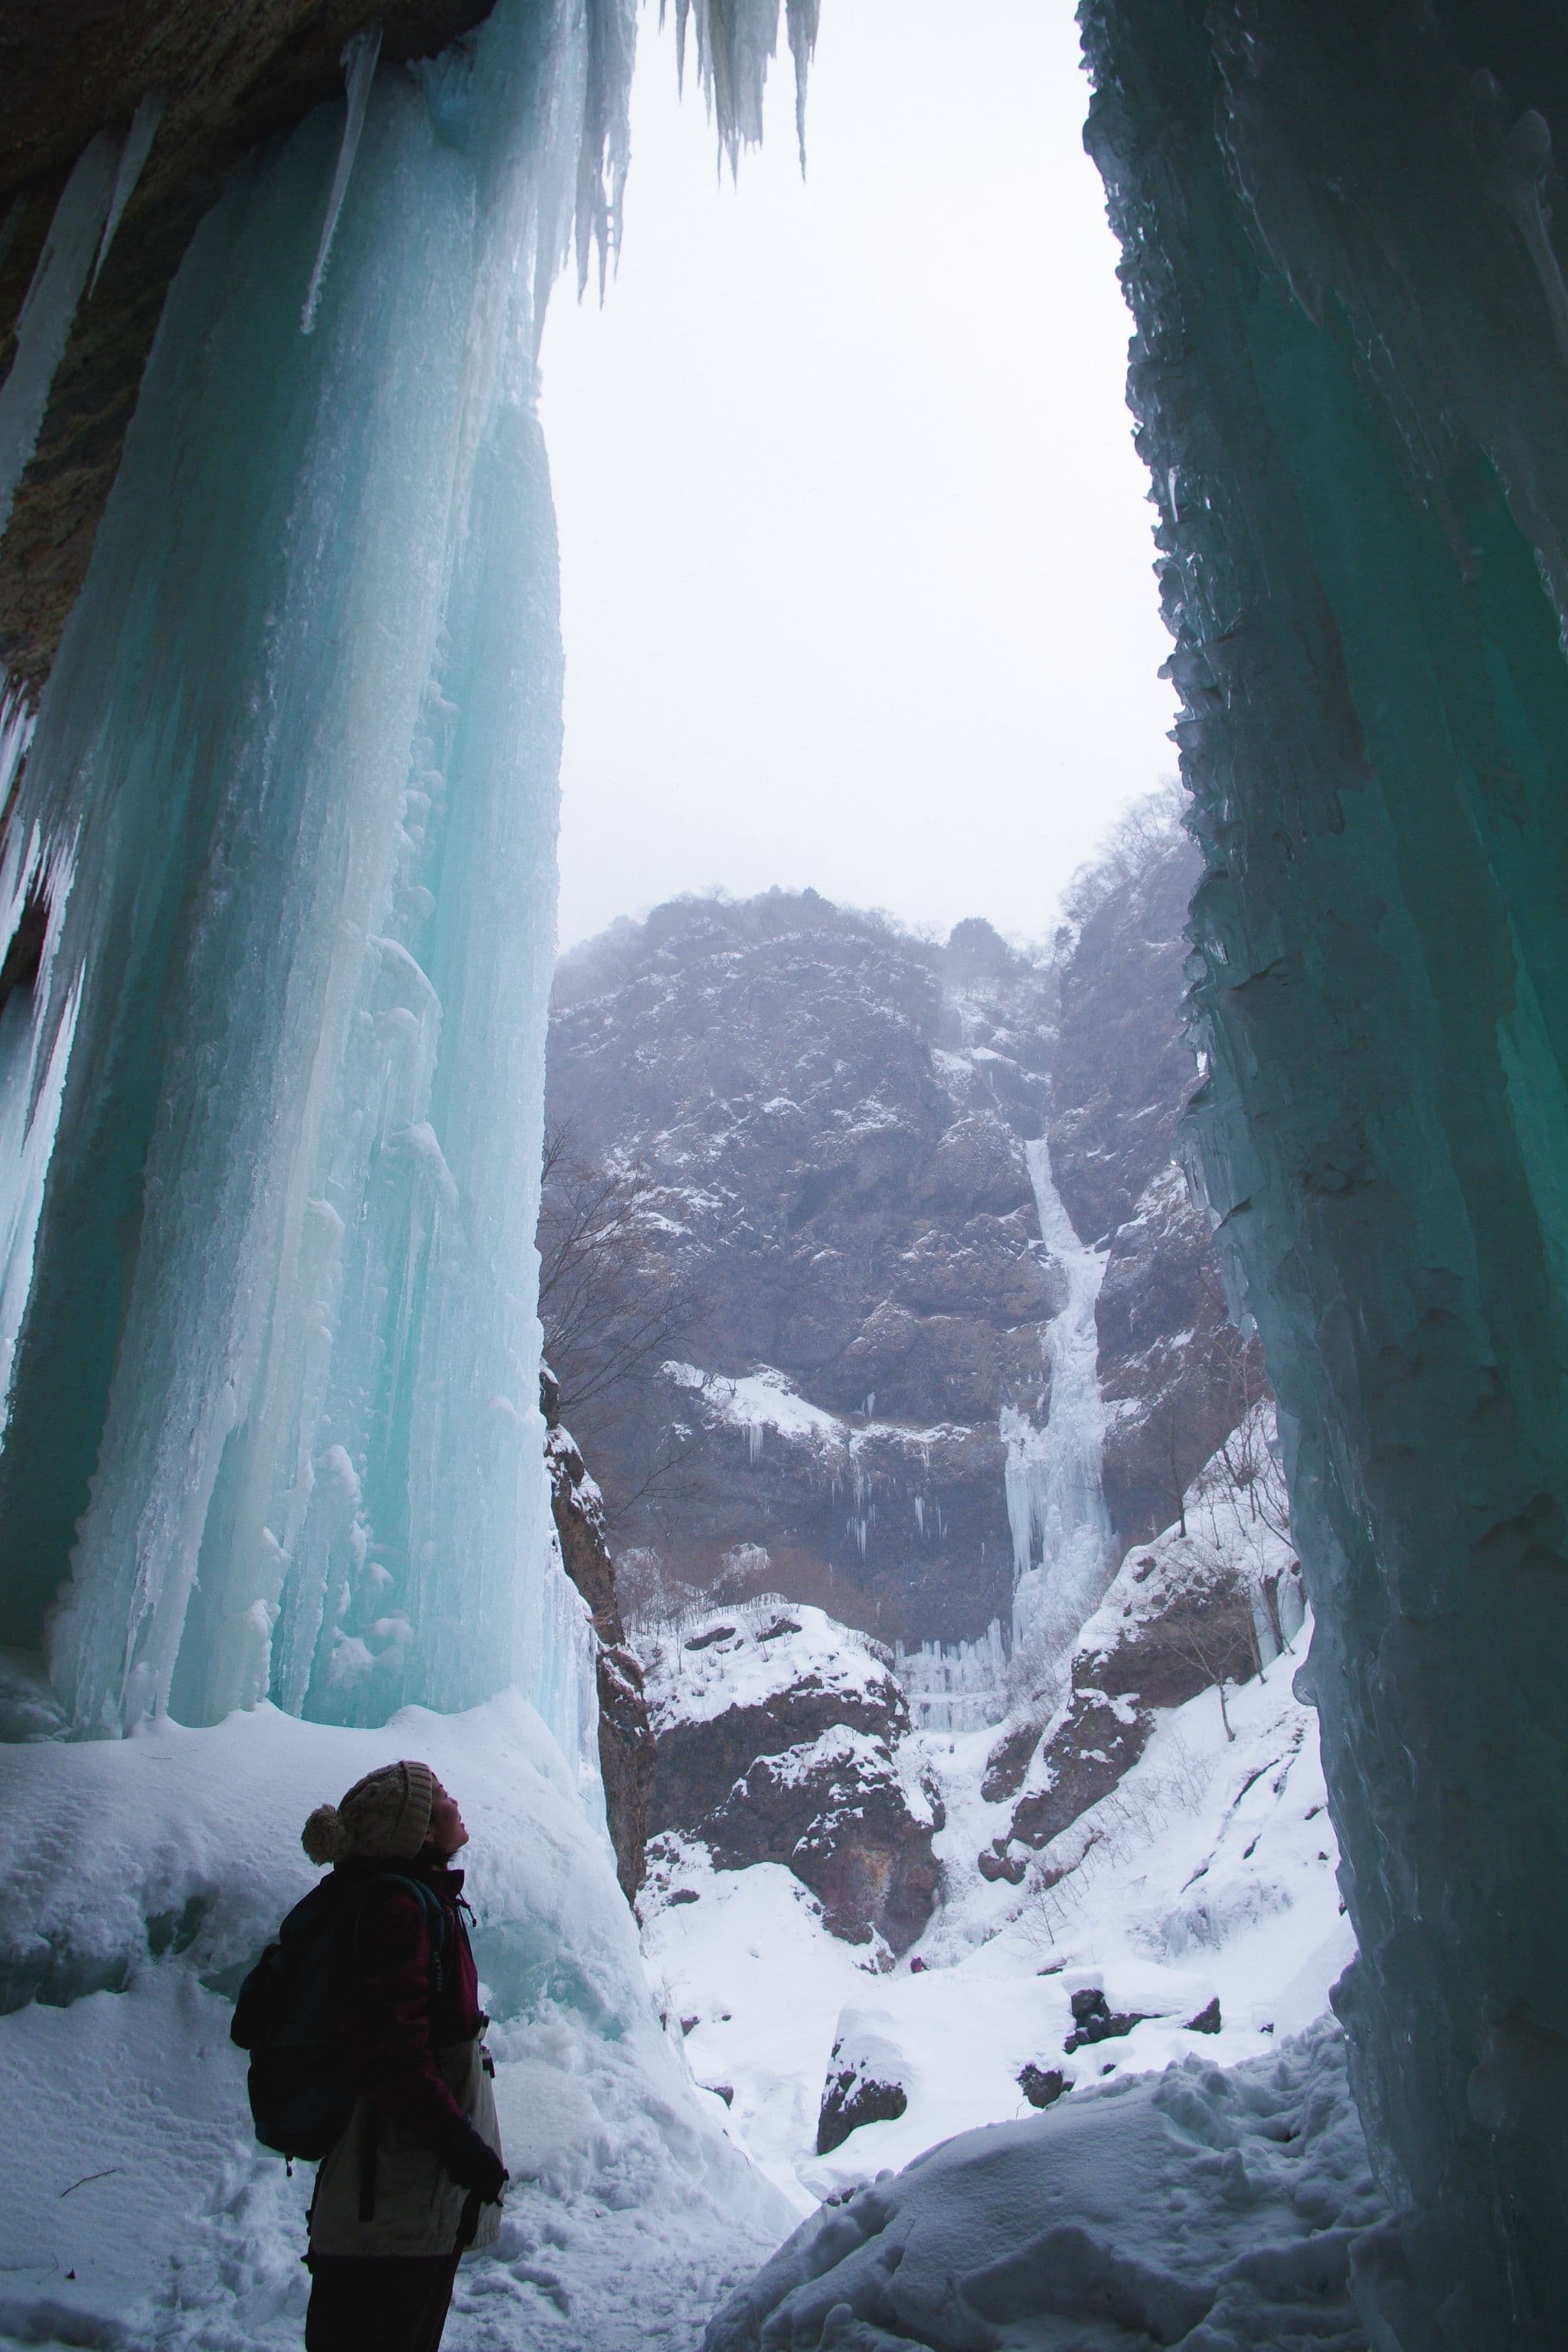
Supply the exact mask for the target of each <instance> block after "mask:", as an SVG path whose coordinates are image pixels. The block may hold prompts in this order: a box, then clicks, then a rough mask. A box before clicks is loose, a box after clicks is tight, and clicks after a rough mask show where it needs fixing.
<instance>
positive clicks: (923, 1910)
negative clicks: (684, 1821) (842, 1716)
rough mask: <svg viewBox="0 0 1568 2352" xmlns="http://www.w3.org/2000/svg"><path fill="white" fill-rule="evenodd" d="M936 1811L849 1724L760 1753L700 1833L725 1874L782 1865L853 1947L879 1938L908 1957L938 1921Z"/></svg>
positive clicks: (884, 1751) (877, 1743) (889, 1756)
mask: <svg viewBox="0 0 1568 2352" xmlns="http://www.w3.org/2000/svg"><path fill="white" fill-rule="evenodd" d="M940 1822H941V1813H940V1808H939V1807H937V1806H936V1805H935V1804H933V1802H932V1801H931V1794H930V1791H929V1790H926V1789H923V1788H921V1787H920V1786H919V1784H918V1783H915V1782H912V1781H911V1780H910V1776H909V1775H908V1773H906V1772H903V1771H900V1767H899V1763H898V1760H897V1759H896V1758H895V1756H894V1753H893V1751H892V1749H891V1748H889V1744H888V1742H887V1741H886V1740H885V1739H879V1738H873V1737H872V1735H871V1734H870V1733H868V1732H865V1731H851V1730H849V1729H847V1727H845V1726H844V1725H842V1724H839V1725H836V1726H835V1727H833V1728H832V1729H831V1730H829V1731H824V1732H821V1733H819V1734H818V1736H817V1738H816V1739H814V1740H811V1741H807V1742H803V1743H801V1744H800V1745H799V1746H797V1747H794V1748H785V1749H784V1752H783V1753H782V1754H781V1755H767V1756H760V1757H758V1759H756V1761H755V1762H754V1763H753V1764H752V1766H751V1768H750V1769H749V1770H748V1771H746V1772H744V1773H742V1776H741V1778H740V1779H739V1780H736V1781H735V1782H734V1784H733V1786H732V1787H731V1790H730V1792H729V1794H728V1796H726V1797H725V1798H724V1799H723V1801H721V1803H720V1804H718V1805H717V1806H715V1807H714V1809H713V1811H711V1812H710V1814H709V1815H708V1817H707V1819H706V1820H705V1821H703V1822H700V1824H699V1825H698V1832H699V1834H700V1836H701V1837H702V1839H703V1840H704V1842H705V1843H706V1844H707V1846H708V1848H709V1851H710V1853H711V1854H712V1857H713V1861H714V1864H715V1866H716V1867H717V1868H718V1869H720V1870H745V1869H748V1868H749V1867H750V1866H751V1864H752V1863H757V1862H780V1863H783V1864H784V1866H785V1868H786V1869H789V1870H793V1871H794V1873H795V1876H796V1877H797V1878H798V1879H799V1880H800V1881H801V1883H802V1885H805V1886H809V1887H810V1889H811V1891H812V1893H813V1894H814V1895H816V1896H817V1898H818V1900H819V1901H820V1902H821V1905H822V1916H823V1920H824V1922H825V1924H826V1926H827V1927H828V1928H830V1929H831V1931H832V1933H833V1934H834V1935H836V1936H838V1937H842V1938H843V1940H844V1941H845V1942H846V1943H849V1944H866V1943H869V1942H870V1941H871V1939H872V1937H873V1936H880V1937H882V1939H883V1941H884V1942H885V1943H886V1944H887V1945H888V1946H889V1949H890V1950H892V1951H895V1952H902V1951H905V1950H907V1949H908V1948H909V1947H910V1945H911V1944H912V1943H914V1942H916V1941H917V1939H918V1938H919V1937H921V1935H923V1934H924V1932H925V1930H926V1928H927V1927H928V1926H929V1925H930V1924H931V1910H932V1906H933V1905H934V1903H935V1899H936V1891H937V1884H938V1877H939V1873H938V1870H937V1866H936V1863H935V1861H934V1859H933V1857H932V1854H931V1832H932V1830H933V1829H935V1828H937V1827H938V1826H940Z"/></svg>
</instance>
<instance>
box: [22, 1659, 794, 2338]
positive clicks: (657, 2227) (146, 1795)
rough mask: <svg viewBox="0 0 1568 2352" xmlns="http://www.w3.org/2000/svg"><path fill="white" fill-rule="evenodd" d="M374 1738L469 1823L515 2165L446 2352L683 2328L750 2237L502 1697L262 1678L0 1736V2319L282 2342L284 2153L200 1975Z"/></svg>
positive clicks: (50, 2333)
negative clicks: (456, 1707)
mask: <svg viewBox="0 0 1568 2352" xmlns="http://www.w3.org/2000/svg"><path fill="white" fill-rule="evenodd" d="M401 1754H417V1755H423V1756H425V1757H426V1758H427V1759H429V1761H430V1762H431V1763H432V1764H433V1765H434V1766H435V1768H436V1769H437V1772H438V1773H439V1774H440V1775H441V1777H442V1778H443V1779H445V1780H447V1781H448V1782H449V1783H450V1785H451V1786H452V1787H453V1788H454V1789H455V1790H457V1791H458V1793H459V1795H460V1797H461V1800H462V1802H463V1805H464V1809H465V1811H466V1813H467V1817H468V1822H469V1825H470V1828H471V1830H472V1843H471V1845H470V1847H469V1848H468V1850H467V1852H466V1853H465V1855H464V1862H465V1864H466V1865H467V1867H468V1893H469V1895H471V1897H472V1900H473V1902H474V1906H475V1908H476V1911H477V1913H478V1916H479V1927H478V1929H477V1931H476V1935H475V1949H476V1954H477V1956H478V1958H479V1969H480V1975H481V1979H482V1983H483V1999H484V2000H485V2004H486V2006H487V2008H488V2009H489V2011H490V2013H491V2015H492V2017H493V2018H494V2019H495V2020H496V2023H495V2024H494V2026H493V2027H492V2029H491V2033H490V2043H491V2048H492V2050H493V2051H494V2053H495V2055H496V2058H497V2061H498V2076H497V2086H496V2087H497V2095H498V2102H499V2105H500V2115H501V2123H502V2129H503V2134H504V2137H505V2142H506V2148H507V2156H508V2160H509V2163H510V2168H511V2171H512V2175H513V2181H514V2186H513V2188H512V2189H511V2190H510V2192H509V2199H508V2205H507V2211H506V2216H505V2220H504V2223H503V2229H502V2235H501V2241H500V2246H499V2248H498V2249H497V2251H496V2252H495V2254H494V2255H493V2256H491V2257H479V2258H471V2259H470V2260H469V2262H468V2263H467V2264H465V2266H464V2271H463V2273H462V2278H461V2281H460V2284H459V2290H458V2315H457V2317H456V2318H455V2320H454V2322H453V2325H452V2328H451V2331H450V2333H449V2336H448V2339H447V2340H448V2343H449V2344H451V2345H452V2346H453V2347H455V2352H465V2347H479V2346H488V2345H491V2344H494V2345H498V2346H499V2345H501V2344H506V2345H509V2346H510V2345H515V2344H517V2343H518V2342H520V2341H523V2342H526V2343H528V2344H530V2345H531V2346H539V2347H560V2352H622V2347H624V2352H632V2347H634V2346H635V2347H641V2346H643V2345H647V2344H651V2345H658V2346H664V2347H668V2352H687V2347H689V2345H690V2344H691V2343H692V2341H693V2339H694V2336H695V2334H696V2332H697V2330H698V2329H699V2327H700V2324H701V2321H702V2319H703V2318H704V2316H705V2315H706V2314H707V2313H708V2312H709V2311H710V2309H711V2308H712V2305H713V2304H714V2302H715V2301H716V2300H717V2299H718V2297H719V2295H720V2294H721V2293H722V2291H723V2288H724V2284H725V2283H726V2281H727V2280H731V2279H733V2278H734V2277H735V2276H737V2275H739V2274H742V2273H744V2272H745V2271H746V2270H747V2269H748V2268H749V2267H750V2266H751V2265H752V2263H755V2262H756V2261H757V2260H758V2259H760V2257H761V2256H762V2255H763V2253H765V2252H766V2251H767V2250H768V2248H769V2247H770V2246H771V2245H772V2244H773V2243H775V2242H776V2241H777V2239H778V2237H779V2236H780V2234H781V2233H782V2231H783V2229H784V2227H785V2226H787V2221H788V2211H787V2209H786V2208H785V2207H784V2205H783V2204H782V2203H781V2201H780V2200H778V2199H777V2198H776V2197H775V2196H774V2195H773V2192H772V2191H770V2190H769V2189H767V2188H766V2186H765V2185H764V2184H763V2183H762V2182H761V2181H760V2180H759V2179H758V2178H757V2176H756V2175H755V2174H753V2173H752V2172H751V2171H750V2170H749V2168H747V2166H746V2165H745V2164H744V2163H743V2162H742V2160H741V2159H740V2158H739V2157H738V2156H737V2154H736V2152H735V2150H734V2149H733V2148H732V2147H730V2146H728V2145H727V2144H726V2142H725V2140H724V2138H723V2137H722V2136H721V2132H720V2131H719V2130H718V2129H717V2128H716V2127H715V2125H714V2122H713V2120H712V2117H711V2116H710V2114H709V2113H706V2112H705V2108H707V2107H708V2106H709V2105H710V2103H707V2102H704V2101H702V2100H701V2099H700V2097H698V2096H696V2095H694V2094H693V2092H692V2088H691V2085H690V2081H689V2073H688V2070H687V2067H686V2063H685V2060H684V2057H683V2055H682V2053H681V2051H680V2048H679V2039H678V2037H677V2038H676V2039H675V2040H671V2039H670V2038H669V2037H668V2036H667V2035H666V2034H665V2033H663V2032H661V2031H660V2028H659V2024H658V2018H657V2016H656V2014H655V2011H654V2009H653V2005H652V2003H651V2002H650V2000H648V1996H647V1983H646V1979H645V1976H644V1972H643V1969H642V1966H641V1963H640V1960H639V1956H638V1952H637V1937H636V1929H635V1926H634V1923H633V1921H632V1918H631V1915H630V1913H629V1911H628V1910H627V1908H626V1904H625V1902H624V1900H623V1898H622V1896H621V1895H620V1893H619V1890H618V1888H617V1887H616V1883H615V1879H614V1875H613V1871H612V1866H611V1862H610V1857H609V1853H608V1850H607V1847H606V1845H605V1842H604V1840H603V1838H602V1836H601V1835H598V1834H595V1832H592V1831H591V1830H590V1829H589V1828H588V1827H587V1825H586V1823H585V1820H584V1812H583V1810H582V1805H581V1800H580V1796H579V1792H578V1788H577V1775H576V1772H575V1770H574V1769H573V1768H572V1767H571V1766H569V1765H568V1764H567V1763H566V1762H565V1761H564V1759H563V1758H562V1756H561V1753H560V1751H559V1749H558V1748H556V1747H555V1745H554V1743H553V1741H552V1739H551V1738H550V1736H549V1734H548V1733H547V1732H546V1731H545V1729H544V1727H543V1726H542V1724H541V1722H540V1720H539V1718H538V1717H537V1716H535V1715H534V1714H533V1713H532V1711H531V1709H530V1708H529V1707H528V1706H526V1705H525V1704H524V1703H523V1702H522V1701H521V1699H520V1698H518V1697H517V1696H516V1695H515V1694H510V1695H507V1696H502V1697H500V1698H498V1699H496V1700H493V1701H491V1702H490V1703H489V1705H487V1706H483V1707H480V1708H478V1709H476V1710H474V1711H472V1712H471V1713H469V1714H468V1715H465V1716H459V1717H440V1716H436V1715H432V1714H427V1713H425V1712H424V1711H422V1710H418V1709H412V1708H411V1709H407V1710H405V1712H404V1713H403V1714H402V1715H400V1716H398V1717H395V1720H394V1721H393V1723H391V1724H390V1725H388V1726H387V1727H386V1728H385V1729H384V1730H382V1731H377V1732H358V1731H347V1730H340V1729H336V1728H331V1727H324V1726H321V1725H317V1724H310V1723H302V1722H299V1721H297V1720H295V1719H293V1718H291V1717H286V1716H283V1715H281V1714H279V1713H278V1712H276V1711H275V1710H273V1709H271V1708H269V1707H265V1706H263V1707H260V1708H258V1709H256V1710H255V1711H253V1712H251V1713H242V1714H237V1715H235V1716H232V1717H229V1718H228V1719H227V1720H226V1722H224V1723H222V1724H219V1725H217V1726H216V1727H213V1728H212V1729H208V1730H201V1731H189V1730H183V1729H181V1728H180V1727H177V1726H175V1725H173V1724H170V1723H168V1722H164V1723H163V1724H161V1725H159V1726H158V1727H155V1728H151V1729H148V1730H147V1731H145V1732H143V1733H142V1734H141V1735H139V1736H138V1737H136V1738H132V1739H131V1740H128V1741H123V1742H121V1741H115V1742H93V1743H86V1744H81V1745H74V1746H62V1745H59V1744H57V1743H53V1742H39V1743H36V1744H33V1745H30V1746H26V1747H11V1748H6V1749H5V1750H4V1752H3V1754H0V1766H3V1769H4V1772H5V1791H4V1801H3V1803H0V1887H3V1888H4V1891H5V1905H4V1913H3V1916H4V1921H5V1929H4V1935H5V1943H4V1949H3V1954H0V1959H3V1965H4V1970H5V1983H6V1986H7V1988H8V1990H7V2000H8V2002H9V2003H10V2004H11V2013H10V2014H7V2015H5V2016H0V2340H4V2341H5V2342H11V2343H29V2344H37V2343H40V2342H48V2341H60V2342H67V2343H75V2344H94V2345H106V2346H107V2345H113V2346H118V2345H121V2344H123V2345H126V2346H141V2345H143V2344H153V2343H157V2344H160V2345H163V2344H168V2345H185V2344H190V2345H197V2344H199V2345H202V2346H213V2347H239V2346H241V2345H243V2346H245V2347H266V2346H271V2345H274V2344H276V2345H279V2346H282V2345H284V2344H289V2345H293V2344H297V2342H298V2338H299V2327H300V2313H301V2311H302V2308H303V2303H304V2296H305V2292H306V2284H307V2283H306V2276H305V2273H304V2272H303V2270H302V2269H301V2268H300V2263H299V2259H298V2257H299V2254H300V2250H301V2248H302V2245H303V2238H304V2228H303V2216H304V2209H305V2204H306V2201H307V2199H308V2196H309V2190H310V2169H309V2168H301V2170H300V2172H299V2173H298V2174H296V2176H295V2177H294V2179H291V2180H290V2179H288V2178H286V2176H285V2172H284V2168H283V2165H282V2163H281V2161H280V2160H279V2159H278V2158H271V2157H268V2156H266V2155H264V2154H262V2153H261V2152H260V2151H258V2149H257V2147H255V2145H254V2142H253V2140H252V2138H251V2135H250V2127H249V2116H248V2112H247V2106H246V2101H245V2091H244V2073H243V2062H242V2060H241V2058H240V2055H239V2053H237V2051H236V2050H234V2049H233V2047H232V2046H231V2044H230V2042H229V2041H228V2020H229V2015H230V2007H229V2000H228V1998H227V1997H226V1996H227V1995H229V1994H230V1993H231V1992H232V1989H233V1986H234V1984H235V1982H236V1981H237V1977H238V1975H239V1974H240V1973H241V1972H243V1969H245V1967H246V1966H247V1964H248V1963H249V1961H250V1960H251V1959H252V1958H254V1957H255V1955H256V1953H257V1952H258V1949H259V1948H260V1946H261V1944H262V1943H263V1942H264V1941H265V1940H266V1939H267V1938H268V1936H269V1935H270V1934H271V1933H272V1932H273V1929H274V1927H275V1926H276V1923H277V1920H278V1919H279V1916H281V1914H282V1912H283V1910H284V1909H285V1908H286V1907H287V1906H288V1905H289V1903H291V1902H292V1901H294V1900H296V1899H297V1898H298V1896H299V1895H300V1894H302V1893H303V1892H304V1891H305V1889H306V1888H307V1886H309V1885H310V1884H311V1883H313V1881H314V1877H315V1874H314V1873H313V1872H311V1871H310V1868H309V1866H308V1864H306V1863H305V1861H304V1858H303V1856H302V1854H301V1853H300V1849H299V1845H298V1836H299V1828H300V1823H301V1822H303V1820H304V1817H305V1814H306V1812H307V1811H308V1810H309V1809H310V1806H312V1805H313V1804H315V1803H317V1802H319V1801H321V1799H322V1798H323V1797H326V1796H331V1797H335V1796H336V1795H337V1794H338V1793H339V1792H340V1791H341V1790H342V1789H344V1788H345V1787H347V1786H348V1785H349V1784H350V1783H351V1782H352V1781H353V1780H354V1779H355V1778H357V1776H358V1775H359V1774H360V1773H361V1772H362V1771H363V1770H365V1769H368V1768H369V1767H370V1766H372V1765H374V1764H376V1763H380V1762H383V1761H384V1760H385V1759H388V1758H389V1757H395V1756H397V1755H401ZM95 1985H97V1986H102V1987H105V1988H118V1987H122V1988H123V1989H122V1990H109V1989H106V1990H89V1988H91V1987H93V1986H95ZM34 1989H37V1990H40V1991H41V1992H42V1993H43V1994H44V1996H45V1997H44V1998H43V1999H39V2000H32V2001H30V2002H28V2003H27V2005H26V2006H24V2007H17V2006H16V2003H17V2002H18V2001H20V2000H25V1999H26V1994H27V1993H28V1991H29V1990H34Z"/></svg>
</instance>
